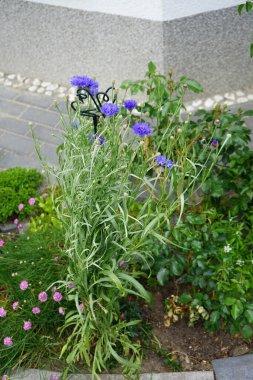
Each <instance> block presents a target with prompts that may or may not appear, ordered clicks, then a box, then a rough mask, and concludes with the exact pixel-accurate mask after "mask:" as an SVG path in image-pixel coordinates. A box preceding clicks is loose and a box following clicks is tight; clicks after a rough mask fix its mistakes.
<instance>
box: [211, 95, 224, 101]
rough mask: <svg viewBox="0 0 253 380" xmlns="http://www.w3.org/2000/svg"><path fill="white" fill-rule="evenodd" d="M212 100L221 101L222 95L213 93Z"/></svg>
mask: <svg viewBox="0 0 253 380" xmlns="http://www.w3.org/2000/svg"><path fill="white" fill-rule="evenodd" d="M213 98H214V100H215V101H216V102H221V101H222V100H223V96H221V95H214V97H213Z"/></svg>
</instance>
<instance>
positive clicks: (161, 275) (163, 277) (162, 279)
mask: <svg viewBox="0 0 253 380" xmlns="http://www.w3.org/2000/svg"><path fill="white" fill-rule="evenodd" d="M156 277H157V281H158V283H159V284H160V285H162V286H163V285H165V284H166V282H167V281H168V279H169V277H170V272H169V271H168V269H166V268H163V269H161V270H159V272H158V273H157V276H156Z"/></svg>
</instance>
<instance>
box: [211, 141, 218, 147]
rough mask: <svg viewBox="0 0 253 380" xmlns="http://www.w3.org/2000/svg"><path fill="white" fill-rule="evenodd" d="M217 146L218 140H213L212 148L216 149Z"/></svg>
mask: <svg viewBox="0 0 253 380" xmlns="http://www.w3.org/2000/svg"><path fill="white" fill-rule="evenodd" d="M217 145H218V140H213V141H212V146H213V147H214V148H216V146H217Z"/></svg>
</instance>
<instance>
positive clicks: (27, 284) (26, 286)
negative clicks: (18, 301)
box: [19, 280, 29, 291]
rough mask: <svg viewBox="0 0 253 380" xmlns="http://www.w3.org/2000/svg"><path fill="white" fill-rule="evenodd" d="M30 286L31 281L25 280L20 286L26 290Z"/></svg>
mask: <svg viewBox="0 0 253 380" xmlns="http://www.w3.org/2000/svg"><path fill="white" fill-rule="evenodd" d="M28 286H29V282H28V281H26V280H24V281H21V282H20V284H19V287H20V289H21V290H23V291H25V290H26V289H27V288H28Z"/></svg>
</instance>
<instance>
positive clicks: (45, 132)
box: [0, 86, 253, 170]
mask: <svg viewBox="0 0 253 380" xmlns="http://www.w3.org/2000/svg"><path fill="white" fill-rule="evenodd" d="M59 106H60V108H61V110H62V112H64V110H66V108H65V102H63V101H60V103H59ZM240 107H243V108H244V109H253V101H250V102H247V103H245V104H240ZM237 108H239V105H238V104H237V105H233V106H231V109H234V110H235V109H237ZM29 122H32V126H33V128H34V131H35V135H36V137H37V139H38V141H39V143H40V146H41V153H42V156H43V157H44V158H45V159H46V160H47V161H48V162H49V163H51V164H54V165H56V164H57V162H58V160H57V155H56V149H57V146H58V145H59V144H60V143H61V141H62V140H61V128H60V115H59V113H58V111H57V110H56V108H55V105H54V101H53V98H52V97H50V96H46V95H44V94H43V95H38V94H33V93H29V92H27V91H22V90H16V89H12V88H7V87H4V86H0V170H1V169H6V168H11V167H15V166H21V167H35V168H41V166H40V162H39V159H38V157H37V153H36V150H35V144H34V141H33V139H32V134H31V126H30V125H29ZM247 123H248V124H249V126H250V127H251V128H252V131H253V118H252V117H251V118H248V119H247ZM251 147H252V149H253V139H252V142H251Z"/></svg>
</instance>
